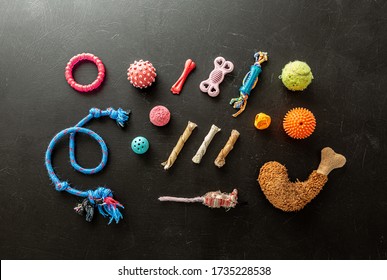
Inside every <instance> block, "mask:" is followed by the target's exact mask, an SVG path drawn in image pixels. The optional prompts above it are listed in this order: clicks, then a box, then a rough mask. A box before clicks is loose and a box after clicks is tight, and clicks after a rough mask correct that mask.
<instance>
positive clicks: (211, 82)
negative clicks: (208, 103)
mask: <svg viewBox="0 0 387 280" xmlns="http://www.w3.org/2000/svg"><path fill="white" fill-rule="evenodd" d="M214 65H215V68H214V70H212V71H211V73H210V76H209V78H208V79H207V80H205V81H203V82H201V83H200V86H199V87H200V90H201V91H202V92H207V93H208V95H209V96H211V97H216V96H218V95H219V93H220V90H219V84H220V83H221V82H222V81H223V79H224V76H225V75H226V74H227V73H230V72H231V71H232V70H233V69H234V64H233V63H232V62H231V61H227V60H225V59H224V58H223V57H221V56H219V57H217V58H215V60H214Z"/></svg>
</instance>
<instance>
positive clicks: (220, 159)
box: [214, 129, 240, 168]
mask: <svg viewBox="0 0 387 280" xmlns="http://www.w3.org/2000/svg"><path fill="white" fill-rule="evenodd" d="M239 135H240V133H239V132H238V131H237V130H236V129H233V130H232V131H231V135H230V137H229V138H228V140H227V143H226V145H225V146H224V147H223V149H222V150H220V152H219V154H218V156H217V158H216V159H215V161H214V163H215V165H216V166H217V167H219V168H221V167H222V166H223V165H225V164H226V157H227V155H228V154H229V153H230V152H231V150H232V149H233V148H234V144H235V142H236V141H237V140H238V137H239Z"/></svg>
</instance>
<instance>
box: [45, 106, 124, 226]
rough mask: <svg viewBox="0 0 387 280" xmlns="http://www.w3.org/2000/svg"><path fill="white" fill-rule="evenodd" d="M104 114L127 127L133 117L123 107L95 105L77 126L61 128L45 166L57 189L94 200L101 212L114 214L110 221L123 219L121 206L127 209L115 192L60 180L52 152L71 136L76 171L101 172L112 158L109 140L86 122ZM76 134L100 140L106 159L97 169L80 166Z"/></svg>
mask: <svg viewBox="0 0 387 280" xmlns="http://www.w3.org/2000/svg"><path fill="white" fill-rule="evenodd" d="M102 116H109V117H110V118H111V119H113V120H115V121H116V122H117V124H118V125H119V126H121V127H122V126H124V124H125V122H126V121H127V120H128V119H129V112H126V111H124V110H122V109H121V108H119V109H118V110H114V109H113V108H108V109H106V110H103V111H102V110H100V109H98V108H92V109H90V111H89V114H88V115H87V116H86V117H85V118H83V119H82V120H81V121H80V122H79V123H78V124H77V125H76V126H74V127H69V128H66V129H64V130H62V131H60V132H59V133H58V134H56V135H55V136H54V138H52V140H51V141H50V144H49V145H48V148H47V151H46V155H45V165H46V168H47V171H48V175H49V177H50V179H51V181H52V182H53V184H54V186H55V189H56V190H57V191H67V192H68V193H70V194H72V195H76V196H79V197H84V198H87V199H88V200H89V201H90V203H91V204H92V205H94V206H97V207H98V210H99V212H100V214H101V215H102V216H104V217H110V221H109V224H110V223H111V222H112V221H113V220H115V221H116V223H118V222H119V220H120V219H122V218H123V217H122V214H121V213H120V211H119V209H118V207H121V208H124V207H123V206H122V205H121V204H120V203H118V202H117V201H115V200H114V199H113V194H112V191H111V190H110V189H107V188H104V187H98V188H97V189H96V190H94V191H92V190H87V191H80V190H77V189H75V188H73V187H71V186H70V184H69V183H68V182H67V181H60V179H59V178H58V176H57V175H56V174H55V171H54V169H53V167H52V162H51V157H52V152H53V150H54V147H55V145H56V144H57V143H58V141H60V140H61V139H62V138H63V137H64V136H66V135H70V142H69V155H70V163H71V165H72V166H73V167H74V168H75V170H77V171H79V172H82V173H84V174H94V173H97V172H99V171H101V170H102V169H103V168H104V167H105V165H106V162H107V159H108V149H107V146H106V143H105V141H104V140H103V139H102V137H101V136H99V135H98V134H97V133H95V132H94V131H92V130H90V129H87V128H83V127H82V126H83V125H85V124H86V123H87V122H89V121H90V120H91V119H93V118H99V117H102ZM76 133H84V134H87V135H89V136H90V137H92V138H93V139H94V140H96V141H97V142H98V144H99V145H100V147H101V150H102V159H101V162H100V163H99V165H98V166H97V167H95V168H90V169H87V168H83V167H82V166H80V165H79V164H78V163H77V161H76V158H75V134H76Z"/></svg>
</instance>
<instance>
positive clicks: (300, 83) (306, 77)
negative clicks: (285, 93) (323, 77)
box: [279, 60, 313, 91]
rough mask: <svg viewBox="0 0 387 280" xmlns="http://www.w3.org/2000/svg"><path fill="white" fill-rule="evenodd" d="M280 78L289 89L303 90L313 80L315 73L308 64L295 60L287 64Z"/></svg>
mask: <svg viewBox="0 0 387 280" xmlns="http://www.w3.org/2000/svg"><path fill="white" fill-rule="evenodd" d="M279 78H280V79H281V80H282V83H283V84H284V85H285V87H286V88H287V89H289V90H291V91H302V90H304V89H306V88H307V87H308V86H309V85H310V83H311V82H312V80H313V74H312V70H311V69H310V67H309V65H308V64H306V63H305V62H303V61H299V60H295V61H291V62H289V63H288V64H286V65H285V67H284V68H283V69H282V74H281V76H279Z"/></svg>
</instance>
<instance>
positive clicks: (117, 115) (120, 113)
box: [107, 108, 130, 127]
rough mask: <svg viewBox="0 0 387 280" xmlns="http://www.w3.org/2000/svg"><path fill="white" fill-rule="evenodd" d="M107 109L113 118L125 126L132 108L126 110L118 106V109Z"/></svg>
mask: <svg viewBox="0 0 387 280" xmlns="http://www.w3.org/2000/svg"><path fill="white" fill-rule="evenodd" d="M107 110H108V111H109V117H110V118H111V119H113V120H116V122H117V124H118V125H119V126H121V127H124V125H125V123H126V122H127V121H128V119H129V114H130V110H128V111H124V110H123V109H121V108H118V110H114V109H113V108H108V109H107Z"/></svg>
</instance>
